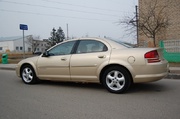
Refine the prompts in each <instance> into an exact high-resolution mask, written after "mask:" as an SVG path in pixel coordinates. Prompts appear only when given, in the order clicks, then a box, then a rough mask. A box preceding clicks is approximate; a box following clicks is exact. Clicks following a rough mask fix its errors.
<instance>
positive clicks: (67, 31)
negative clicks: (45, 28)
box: [66, 24, 69, 40]
mask: <svg viewBox="0 0 180 119" xmlns="http://www.w3.org/2000/svg"><path fill="white" fill-rule="evenodd" d="M66 40H69V28H68V24H67V39H66Z"/></svg>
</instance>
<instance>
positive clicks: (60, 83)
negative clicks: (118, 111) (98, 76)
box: [41, 80, 104, 89]
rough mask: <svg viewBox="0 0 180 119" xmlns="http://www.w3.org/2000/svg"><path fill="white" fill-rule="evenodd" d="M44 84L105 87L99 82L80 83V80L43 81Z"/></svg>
mask: <svg viewBox="0 0 180 119" xmlns="http://www.w3.org/2000/svg"><path fill="white" fill-rule="evenodd" d="M41 84H43V85H55V86H63V87H77V88H95V89H103V88H104V87H103V85H101V84H99V83H80V82H61V81H45V80H44V81H41Z"/></svg>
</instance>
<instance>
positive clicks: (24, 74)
mask: <svg viewBox="0 0 180 119" xmlns="http://www.w3.org/2000/svg"><path fill="white" fill-rule="evenodd" d="M21 78H22V81H23V82H24V83H25V84H35V83H38V81H39V80H38V78H37V76H36V73H35V71H34V69H33V67H32V66H31V65H24V66H23V67H22V69H21Z"/></svg>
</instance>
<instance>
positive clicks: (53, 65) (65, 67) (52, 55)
mask: <svg viewBox="0 0 180 119" xmlns="http://www.w3.org/2000/svg"><path fill="white" fill-rule="evenodd" d="M74 44H75V41H69V42H65V43H62V44H59V45H57V46H55V47H53V48H52V49H50V50H49V51H47V54H48V55H46V56H43V55H42V56H41V57H40V58H39V59H38V61H37V69H38V76H39V77H40V78H42V79H48V80H49V79H53V80H70V72H69V61H70V58H71V51H72V49H73V47H74Z"/></svg>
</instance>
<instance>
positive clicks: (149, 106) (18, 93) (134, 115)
mask: <svg viewBox="0 0 180 119" xmlns="http://www.w3.org/2000/svg"><path fill="white" fill-rule="evenodd" d="M0 81H1V82H0V119H150V118H151V119H180V80H172V79H163V80H160V81H157V82H154V83H147V84H137V85H134V86H133V87H132V88H131V89H130V90H129V91H128V92H127V93H126V94H111V93H109V92H107V91H106V90H105V89H104V88H103V87H102V86H101V85H99V84H81V83H62V82H43V83H41V84H36V85H26V84H24V83H23V82H22V81H21V80H20V78H18V77H17V76H16V74H15V71H10V70H0Z"/></svg>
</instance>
